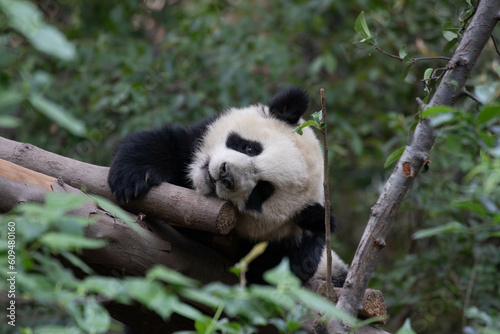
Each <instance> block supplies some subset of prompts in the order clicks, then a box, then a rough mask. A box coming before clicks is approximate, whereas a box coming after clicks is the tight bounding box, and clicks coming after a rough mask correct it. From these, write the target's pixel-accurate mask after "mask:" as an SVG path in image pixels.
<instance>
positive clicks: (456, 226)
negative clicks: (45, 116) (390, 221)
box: [412, 222, 467, 239]
mask: <svg viewBox="0 0 500 334" xmlns="http://www.w3.org/2000/svg"><path fill="white" fill-rule="evenodd" d="M465 231H467V228H466V227H464V226H463V225H462V224H460V223H457V222H451V223H448V224H445V225H442V226H437V227H431V228H427V229H423V230H420V231H418V232H415V233H413V236H412V237H413V239H423V238H429V237H433V236H435V235H439V234H443V233H451V232H465Z"/></svg>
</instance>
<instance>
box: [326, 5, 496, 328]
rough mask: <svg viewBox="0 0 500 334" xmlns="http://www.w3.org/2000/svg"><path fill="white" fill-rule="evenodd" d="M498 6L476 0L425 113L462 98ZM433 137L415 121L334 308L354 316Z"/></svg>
mask: <svg viewBox="0 0 500 334" xmlns="http://www.w3.org/2000/svg"><path fill="white" fill-rule="evenodd" d="M499 13H500V1H498V0H482V1H481V2H480V3H479V6H478V8H477V11H476V13H475V15H474V17H473V19H472V21H471V23H470V25H469V27H468V28H467V30H466V32H465V33H464V36H463V38H462V40H461V42H460V44H459V46H458V48H457V49H456V51H455V54H454V55H453V57H452V59H451V60H450V62H449V63H448V66H447V69H448V70H447V72H446V73H445V75H444V77H443V79H442V81H441V83H440V84H439V86H438V88H437V90H436V92H435V93H434V95H433V96H432V99H431V100H430V102H429V104H428V107H431V106H437V105H453V104H455V103H456V102H457V100H458V99H459V98H460V97H461V96H462V95H463V93H462V91H463V90H462V89H463V87H464V85H465V82H466V80H467V78H468V77H469V75H470V72H471V70H472V67H473V66H474V64H475V63H476V60H477V59H478V57H479V54H480V53H481V51H482V49H483V48H484V46H485V44H486V42H487V41H488V38H489V36H490V34H491V32H492V31H493V28H494V27H495V25H496V24H497V22H498V19H499ZM434 140H435V134H434V132H433V129H432V127H431V125H430V122H429V120H428V119H422V120H420V121H419V123H418V125H417V127H416V129H415V132H414V133H413V136H412V139H411V141H410V143H409V144H408V145H407V147H406V149H405V151H404V153H403V155H402V156H401V158H400V160H399V162H398V163H397V165H396V167H395V168H394V171H393V172H392V174H391V176H390V177H389V179H388V180H387V183H386V185H385V187H384V189H383V191H382V193H381V195H380V197H379V199H378V200H377V202H376V204H375V205H374V206H373V207H372V210H371V215H370V218H369V221H368V224H367V227H366V229H365V231H364V234H363V237H362V239H361V242H360V244H359V246H358V249H357V251H356V254H355V256H354V259H353V261H352V264H351V268H350V270H349V274H348V276H347V280H346V283H345V285H344V288H343V291H342V293H341V294H340V298H339V301H338V303H337V307H338V308H339V309H341V310H343V311H345V312H347V313H349V314H350V315H352V316H356V315H357V313H358V309H359V306H360V305H361V303H362V301H363V296H364V294H365V290H366V287H367V286H368V281H369V279H370V277H371V274H372V273H373V269H374V267H375V263H376V261H377V258H378V255H379V253H380V251H381V250H382V249H383V248H384V246H385V239H386V236H387V233H388V231H389V228H390V226H391V223H392V221H393V220H394V216H395V214H396V211H397V210H398V208H399V206H400V204H401V202H402V201H403V198H404V197H405V195H406V193H407V192H408V189H409V188H410V186H411V185H412V183H413V181H414V180H415V178H416V176H417V175H418V172H419V170H420V169H421V167H422V166H423V165H424V164H425V163H428V161H429V151H430V149H431V148H432V145H433V144H434ZM327 327H328V330H329V332H330V333H337V332H340V333H345V332H346V329H345V328H340V327H338V326H336V325H334V324H333V323H329V324H328V326H327Z"/></svg>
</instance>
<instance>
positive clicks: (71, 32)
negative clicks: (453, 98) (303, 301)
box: [0, 0, 500, 334]
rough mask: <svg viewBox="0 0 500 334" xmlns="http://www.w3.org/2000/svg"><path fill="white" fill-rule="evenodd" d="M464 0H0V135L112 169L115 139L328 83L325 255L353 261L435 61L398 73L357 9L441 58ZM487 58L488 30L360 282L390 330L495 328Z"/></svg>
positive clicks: (397, 42)
mask: <svg viewBox="0 0 500 334" xmlns="http://www.w3.org/2000/svg"><path fill="white" fill-rule="evenodd" d="M474 4H475V1H471V0H468V1H458V2H457V1H451V0H443V1H439V2H433V1H417V0H394V1H382V0H377V1H366V0H355V1H332V0H311V1H294V2H289V1H284V0H279V1H265V0H261V1H241V0H228V1H208V0H204V1H168V2H166V1H162V0H148V1H137V0H136V1H134V0H126V1H96V0H88V1H78V0H66V1H56V0H48V1H47V0H44V1H42V0H40V1H31V2H25V1H20V0H0V127H1V129H0V135H2V136H5V137H7V138H10V139H14V140H18V141H24V142H30V143H32V144H34V145H37V146H39V147H42V148H44V149H46V150H49V151H52V152H55V153H58V154H62V155H65V156H69V157H72V158H76V159H79V160H83V161H87V162H91V163H95V164H102V165H108V164H109V163H110V158H111V152H112V150H113V147H114V146H115V145H116V143H117V142H118V141H119V140H120V139H121V138H123V137H124V136H125V135H126V134H128V133H131V132H134V131H137V130H141V129H144V128H151V127H155V126H159V125H161V124H164V123H170V122H179V123H184V124H189V123H190V122H192V121H196V120H199V119H201V118H204V117H206V116H209V115H212V114H214V113H216V112H218V111H220V110H222V109H224V108H226V107H228V106H243V105H247V104H250V103H255V102H258V101H266V100H267V99H268V98H269V97H271V96H272V95H273V94H274V93H275V92H276V91H278V90H280V89H283V88H286V87H288V86H290V85H299V86H301V87H303V88H305V89H307V90H308V91H309V93H310V96H311V100H312V102H311V108H310V110H311V111H316V110H319V108H320V99H319V89H320V88H324V89H325V93H326V98H327V110H328V112H329V118H328V119H329V136H330V138H329V142H330V152H331V157H330V158H331V166H330V172H331V179H330V182H331V191H332V197H333V208H334V212H335V215H336V218H337V221H338V225H339V226H340V227H339V231H338V233H337V235H336V236H337V237H336V238H335V242H334V248H335V249H336V250H338V252H339V253H340V254H341V255H342V257H343V258H344V259H345V260H346V261H350V259H351V258H352V256H353V254H354V251H355V249H356V247H357V244H358V242H359V239H360V237H361V234H362V231H363V229H364V225H365V223H366V221H367V218H368V215H369V212H370V207H371V206H372V205H373V204H374V203H375V201H376V199H377V197H378V194H379V192H380V190H381V188H382V187H383V186H384V181H385V179H386V177H387V176H388V174H389V173H390V172H391V169H390V168H389V169H384V162H385V160H386V158H387V157H388V156H389V154H390V153H391V152H393V151H395V150H396V149H398V148H400V147H402V146H404V145H406V143H407V138H408V134H409V132H410V130H411V126H412V124H413V122H414V120H415V116H416V115H417V112H418V106H417V104H416V103H415V98H416V97H421V98H424V97H425V96H426V95H427V94H428V91H429V90H432V88H433V84H431V85H430V86H429V87H426V85H424V83H423V82H422V81H421V80H422V79H423V78H424V77H425V76H426V70H427V69H428V68H434V69H435V68H440V67H444V66H445V65H446V61H445V60H432V61H425V62H417V63H415V64H414V65H413V66H411V67H409V68H408V62H407V61H401V62H400V61H398V60H396V59H393V58H389V57H387V56H385V55H382V54H381V53H380V52H378V51H377V50H375V49H374V48H373V45H366V44H363V43H358V42H359V41H360V40H361V38H362V36H360V35H359V34H357V33H356V31H355V30H354V26H355V21H356V18H357V17H358V15H359V14H360V12H361V11H364V13H365V18H366V21H367V24H368V26H369V29H370V31H371V34H372V35H373V36H372V37H373V41H375V43H376V45H377V46H378V47H379V48H381V49H382V50H384V51H386V52H389V53H392V54H395V55H401V56H402V58H405V57H404V56H405V54H411V56H412V57H430V56H451V54H452V52H453V50H454V47H455V46H456V43H457V41H459V40H460V37H461V34H462V33H463V30H464V28H465V27H466V25H467V23H468V21H467V20H466V18H467V17H468V16H469V15H470V14H471V13H472V9H471V5H472V6H473V5H474ZM494 35H495V36H496V37H497V39H498V38H500V28H498V27H497V28H496V30H495V34H494ZM499 59H500V56H499V54H498V53H497V52H496V51H495V45H494V43H493V42H492V41H490V42H489V43H488V45H487V47H486V48H485V50H484V51H483V54H482V55H481V58H480V60H479V62H478V63H477V64H476V66H475V68H474V70H473V75H472V76H471V77H470V78H469V80H468V89H469V91H471V92H472V93H474V94H475V95H476V96H477V97H478V98H479V100H480V102H481V103H480V104H476V103H475V102H474V101H472V100H470V99H464V100H463V101H461V103H460V105H459V106H457V108H456V109H453V110H446V111H444V112H442V113H440V114H439V115H436V116H435V117H436V119H435V120H434V122H435V124H436V125H439V129H440V130H439V133H438V139H437V141H436V145H435V147H434V149H433V151H432V154H431V157H430V159H431V161H432V164H431V165H430V170H429V172H428V173H425V174H422V175H420V176H419V179H418V181H417V182H416V183H415V186H414V188H413V189H411V190H410V192H409V194H408V196H407V198H406V199H405V201H404V204H403V206H402V207H401V208H400V210H399V214H398V217H397V218H396V221H395V222H394V224H393V227H392V232H391V235H390V236H389V238H388V240H387V247H386V249H384V251H383V252H382V256H381V258H380V261H379V265H378V266H377V268H376V273H375V275H374V277H373V279H372V281H371V283H370V284H371V286H372V287H374V288H378V289H381V290H382V291H383V293H384V296H385V298H386V301H387V304H388V306H389V315H390V318H389V320H388V327H387V328H388V330H389V331H395V330H396V329H398V328H400V327H401V326H402V325H403V323H405V320H406V319H409V320H410V321H411V326H412V327H413V330H414V331H415V332H417V333H460V332H465V333H467V334H469V333H470V334H473V333H498V332H500V298H499V295H500V274H499V273H498V272H499V271H500V251H499V250H500V249H499V247H500V211H499V205H500V143H499V140H498V134H499V133H500V122H499V117H498V108H499V107H498V106H499V101H498V99H499V95H500V87H499V86H500V84H499V82H500V81H499V76H500V64H499ZM427 73H428V72H427ZM481 115H483V116H481ZM485 115H486V116H485ZM488 115H490V116H491V117H490V116H488ZM4 218H5V217H4ZM4 218H2V220H3V219H4ZM11 219H13V218H11ZM21 221H22V219H21V218H19V222H21ZM2 228H3V227H2ZM1 240H6V238H5V237H4V236H2V239H1ZM2 258H5V257H4V256H2ZM40 262H41V260H40ZM25 266H27V267H28V268H30V267H29V265H28V264H25ZM49 289H50V287H49ZM26 297H28V298H29V294H27V295H26ZM91 301H92V300H91ZM89 305H91V306H92V307H94V306H95V307H96V308H97V307H99V306H98V305H99V304H97V303H95V301H93V302H91V303H90V304H89ZM38 320H40V319H38ZM407 324H408V322H407ZM33 325H35V323H34V324H33ZM83 328H84V327H83ZM97 332H99V331H97Z"/></svg>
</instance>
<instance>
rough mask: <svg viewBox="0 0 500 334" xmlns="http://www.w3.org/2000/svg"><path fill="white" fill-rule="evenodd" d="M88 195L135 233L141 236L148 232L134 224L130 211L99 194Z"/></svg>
mask: <svg viewBox="0 0 500 334" xmlns="http://www.w3.org/2000/svg"><path fill="white" fill-rule="evenodd" d="M88 196H89V197H90V198H91V199H92V200H94V201H95V202H96V203H97V205H98V206H99V207H100V208H101V209H103V210H104V211H106V212H109V213H110V214H112V215H113V216H114V217H116V218H118V219H120V220H122V221H123V222H124V223H125V224H127V226H128V227H130V228H131V229H132V230H134V232H135V233H137V234H139V235H141V236H143V237H146V236H147V235H148V233H147V232H146V230H145V229H143V228H142V227H140V226H139V225H138V224H136V222H135V220H133V219H132V217H131V215H130V213H128V212H127V211H125V210H123V209H122V208H120V207H119V206H118V205H116V204H115V203H113V202H111V201H110V200H109V199H107V198H104V197H101V196H97V195H91V194H88Z"/></svg>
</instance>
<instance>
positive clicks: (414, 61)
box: [375, 45, 451, 63]
mask: <svg viewBox="0 0 500 334" xmlns="http://www.w3.org/2000/svg"><path fill="white" fill-rule="evenodd" d="M375 50H377V51H379V52H380V53H382V54H384V55H386V56H389V57H391V58H394V59H397V60H399V61H403V60H404V58H401V57H399V56H396V55H393V54H391V53H389V52H385V51H384V50H382V49H381V48H380V47H379V46H378V45H375ZM410 60H411V62H412V63H416V62H418V61H424V60H448V61H450V60H451V58H450V57H443V56H437V57H420V58H410Z"/></svg>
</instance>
